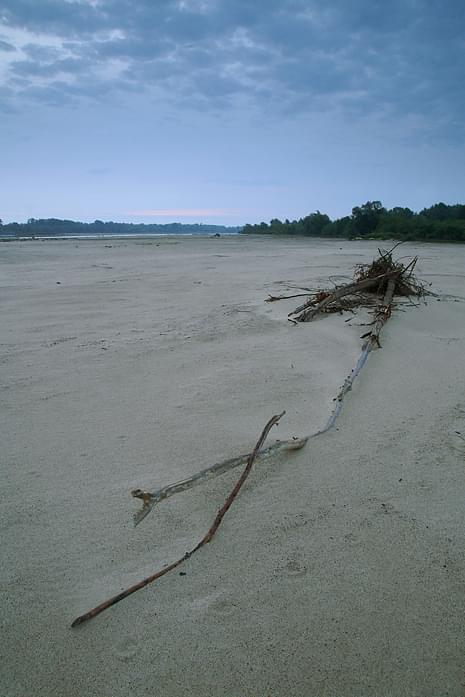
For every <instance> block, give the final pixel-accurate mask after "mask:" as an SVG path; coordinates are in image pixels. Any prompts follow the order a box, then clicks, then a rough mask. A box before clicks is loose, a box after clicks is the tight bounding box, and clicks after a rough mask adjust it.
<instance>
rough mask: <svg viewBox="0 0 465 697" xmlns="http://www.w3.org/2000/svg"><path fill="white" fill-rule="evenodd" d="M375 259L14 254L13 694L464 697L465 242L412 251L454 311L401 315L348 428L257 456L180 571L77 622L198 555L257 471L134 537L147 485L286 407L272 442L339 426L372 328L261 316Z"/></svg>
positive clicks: (252, 432) (354, 249) (59, 245)
mask: <svg viewBox="0 0 465 697" xmlns="http://www.w3.org/2000/svg"><path fill="white" fill-rule="evenodd" d="M376 248H377V244H376V243H375V242H345V241H344V242H343V241H340V242H339V241H337V242H323V241H315V240H313V241H311V240H270V239H260V238H258V239H250V238H249V239H244V238H241V239H238V238H221V239H215V240H213V239H182V240H181V239H180V240H172V239H163V240H161V241H160V242H159V243H155V242H152V241H134V240H132V241H124V242H119V241H111V242H103V241H102V242H100V241H87V242H81V241H79V242H69V241H68V242H39V241H37V242H23V243H19V242H11V243H8V244H1V245H0V262H1V273H2V298H1V310H2V324H1V339H0V341H1V379H0V382H1V387H2V404H1V406H2V410H1V433H2V454H1V455H2V487H1V497H2V508H1V523H2V533H3V534H2V565H1V571H0V574H1V583H2V588H3V594H2V598H3V603H2V605H3V607H2V642H1V644H2V646H1V663H0V666H1V667H0V671H1V677H0V695H1V697H26V696H27V697H29V696H30V695H34V697H42V696H43V697H54V696H57V697H84V696H85V697H92V696H94V695H95V696H96V697H130V696H132V695H145V694H147V695H156V696H157V697H158V696H160V697H171V696H173V697H174V696H176V697H181V696H184V695H185V696H186V697H187V695H189V696H197V695H198V696H204V695H205V696H210V695H211V696H212V697H220V696H221V697H236V696H237V697H290V696H295V697H304V696H305V697H306V696H308V697H388V696H389V697H391V696H392V697H394V696H402V697H403V696H404V695H405V696H406V697H407V696H408V697H411V696H412V697H413V696H415V697H443V696H445V695H449V696H452V697H459V696H460V697H463V694H464V687H463V685H464V681H465V680H464V665H465V661H464V654H465V652H464V649H465V631H464V623H463V611H464V608H465V598H464V566H465V564H464V562H465V554H464V543H463V529H464V522H465V515H464V493H465V471H464V456H465V359H464V356H465V246H458V245H457V246H454V245H404V246H403V247H402V248H401V250H402V255H410V254H415V253H416V254H419V255H420V263H419V266H418V273H419V275H420V276H421V277H423V278H424V279H425V280H428V281H430V282H432V283H433V286H434V288H435V289H436V290H437V291H438V292H439V294H440V297H439V299H438V300H436V299H432V300H430V301H428V304H427V305H426V306H424V305H423V306H421V307H420V308H410V309H408V310H407V311H405V312H400V311H399V312H397V313H395V315H394V316H393V318H392V319H391V320H390V322H389V323H388V325H387V326H386V328H385V331H384V332H383V336H382V344H383V349H382V350H380V351H376V352H374V353H373V354H372V355H371V356H370V358H369V361H368V364H367V366H366V367H365V369H364V371H363V373H362V375H361V376H360V378H359V379H358V381H357V382H356V385H355V387H354V389H353V390H352V393H351V394H350V395H349V396H348V398H347V402H346V404H345V406H344V410H343V413H342V416H341V418H340V420H339V421H338V423H337V429H334V430H333V431H332V432H330V433H328V434H326V435H325V436H323V437H320V438H318V439H315V440H313V441H311V442H310V443H309V444H308V445H307V447H306V448H305V449H304V450H302V451H300V452H296V453H293V454H288V455H286V456H279V457H276V458H274V459H271V460H268V461H265V462H263V463H257V465H256V467H255V468H254V470H253V471H252V474H251V475H250V477H249V479H248V480H247V483H246V485H245V487H244V489H243V490H242V491H241V493H240V495H239V498H238V499H237V500H236V502H235V503H234V505H233V507H232V508H231V510H230V511H229V513H228V515H227V517H226V518H225V520H224V522H223V525H222V526H221V528H220V530H219V531H218V533H217V535H216V537H215V538H214V540H213V542H212V543H211V544H210V545H208V547H206V548H204V549H203V550H201V551H200V552H199V553H198V554H197V555H196V556H195V557H193V558H192V559H191V560H189V561H188V562H187V563H185V565H184V566H183V567H181V568H180V569H179V571H183V572H185V575H182V576H181V575H179V573H178V570H176V571H174V572H173V573H171V574H168V575H167V576H165V577H164V578H162V579H161V580H160V581H158V582H156V583H155V584H153V585H151V586H149V587H147V588H146V589H144V590H142V591H139V592H138V593H136V594H135V595H133V596H131V597H130V598H128V599H126V600H124V601H123V602H121V603H120V604H118V605H116V606H115V607H113V608H110V609H109V610H108V611H106V612H104V613H103V614H102V615H100V616H99V617H97V618H96V619H94V620H92V621H90V622H89V623H88V624H86V625H83V626H81V627H79V628H77V629H74V630H72V629H70V627H69V625H70V623H71V621H72V620H73V619H74V618H75V617H76V616H77V615H79V614H81V613H82V612H85V611H86V610H88V609H90V608H91V607H92V606H93V605H95V604H97V603H99V602H101V601H102V600H104V599H106V598H107V597H109V596H110V595H112V594H115V593H117V592H119V591H120V590H122V589H123V588H124V587H126V586H127V585H130V584H132V583H135V582H136V581H138V580H140V579H142V578H143V577H144V576H146V575H148V574H150V573H152V572H153V571H155V570H156V569H157V568H159V567H161V566H163V565H164V564H167V563H169V562H170V561H173V560H174V559H176V558H177V557H178V556H179V555H180V554H182V553H183V552H185V551H186V550H187V549H189V548H191V547H192V546H193V545H194V544H195V543H196V542H197V540H198V539H199V538H200V536H201V535H202V534H203V533H204V532H205V531H206V529H207V528H208V527H209V525H210V524H211V522H212V520H213V518H214V516H215V513H216V511H217V509H218V508H219V506H220V505H221V504H222V503H223V501H224V499H225V498H226V496H227V494H228V493H229V490H230V488H231V487H232V485H233V483H234V481H235V479H236V478H237V477H238V475H239V472H238V471H237V470H236V471H235V472H234V473H230V474H227V475H224V476H222V477H220V478H218V479H215V480H213V481H211V482H209V483H207V484H205V485H203V486H201V487H198V488H196V489H193V490H192V491H189V492H186V493H183V494H180V495H178V496H174V497H173V498H171V499H169V500H168V501H166V502H163V503H161V504H160V505H159V506H157V507H156V508H155V509H154V511H153V512H152V513H151V514H150V516H149V517H148V518H147V519H146V520H145V521H144V522H143V523H142V524H141V525H140V526H139V527H138V528H136V529H134V528H133V526H132V513H133V512H134V511H135V510H136V509H137V508H138V504H137V502H136V501H135V500H133V499H132V498H131V497H130V495H129V492H130V490H131V489H133V488H136V487H141V488H148V489H156V488H158V487H160V486H163V485H165V484H168V483H170V482H173V481H176V480H177V479H180V478H182V477H184V476H187V475H188V474H191V473H193V472H196V471H197V470H199V469H202V468H203V467H205V466H208V465H210V464H213V463H214V462H216V461H218V460H222V459H224V458H227V457H232V456H234V455H239V454H242V453H244V452H247V451H248V450H250V449H251V448H252V447H253V445H254V443H255V441H256V440H257V438H258V435H259V433H260V431H261V430H262V428H263V426H264V424H265V422H266V421H267V420H268V419H269V418H270V417H271V416H272V415H273V414H276V413H278V412H280V411H282V410H283V409H286V415H285V417H284V418H283V419H282V421H281V423H280V425H279V427H278V428H275V429H274V430H273V431H272V433H271V434H270V438H269V440H268V443H271V442H272V441H273V439H275V438H288V437H291V436H293V435H296V436H299V435H303V434H306V433H309V432H313V431H316V430H318V429H319V428H320V427H321V426H322V425H323V423H324V422H325V421H326V419H327V417H328V415H329V413H330V411H331V408H332V398H333V397H334V396H335V394H336V393H337V389H338V387H339V386H340V385H341V384H342V382H343V380H344V378H345V376H346V375H347V373H348V372H350V370H351V368H352V367H353V364H354V362H355V360H356V358H357V356H358V353H359V350H360V345H361V342H360V340H359V336H360V334H361V333H363V331H365V330H363V329H362V328H360V327H357V326H349V325H348V324H346V323H344V318H341V317H339V316H334V317H328V318H325V319H324V320H322V321H317V322H314V323H311V324H306V325H301V326H298V327H294V326H292V325H291V324H289V323H288V322H287V321H286V319H285V318H286V314H287V312H288V311H289V310H290V309H292V308H293V307H295V305H296V304H298V303H299V299H296V300H294V301H286V302H282V303H275V304H272V305H268V304H266V303H264V302H263V300H264V298H265V297H266V296H267V294H268V293H276V292H280V291H282V290H284V289H285V288H286V283H289V284H291V285H295V286H316V285H326V284H327V279H328V276H333V277H336V276H337V275H340V274H342V275H346V274H350V273H351V270H352V267H353V265H354V264H355V263H358V262H361V261H369V260H370V259H371V258H372V257H373V255H374V254H375V253H376ZM339 280H341V279H339ZM295 292H299V291H298V290H295ZM456 431H459V432H460V433H459V434H458V433H456Z"/></svg>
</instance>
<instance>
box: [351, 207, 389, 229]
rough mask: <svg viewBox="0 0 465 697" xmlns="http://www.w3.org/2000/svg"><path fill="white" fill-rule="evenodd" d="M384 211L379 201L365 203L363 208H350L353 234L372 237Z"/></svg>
mask: <svg viewBox="0 0 465 697" xmlns="http://www.w3.org/2000/svg"><path fill="white" fill-rule="evenodd" d="M383 213H386V209H385V208H384V207H383V204H382V203H381V201H367V202H366V203H364V204H363V206H355V208H352V223H353V234H354V235H360V236H361V237H366V236H367V235H372V234H373V233H374V231H375V230H376V226H377V225H378V223H379V220H380V218H381V216H382V215H383Z"/></svg>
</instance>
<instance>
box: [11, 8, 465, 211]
mask: <svg viewBox="0 0 465 697" xmlns="http://www.w3.org/2000/svg"><path fill="white" fill-rule="evenodd" d="M0 85H1V87H0V149H1V163H2V166H1V186H0V217H1V218H2V219H3V220H4V221H11V220H18V221H23V220H26V219H27V218H29V217H35V218H39V217H52V216H54V217H66V218H73V219H80V220H94V219H95V218H99V219H103V220H127V221H135V222H170V221H172V220H179V221H181V222H191V221H196V222H208V223H221V224H231V225H235V224H242V223H244V222H256V221H260V220H269V219H270V218H272V217H279V218H290V219H294V218H297V217H300V216H303V215H306V214H308V213H310V212H312V211H315V210H317V209H319V210H321V211H323V212H327V213H328V214H329V215H330V216H331V217H338V216H342V215H346V214H348V213H350V210H351V208H352V206H354V205H359V204H361V203H364V202H365V201H367V200H373V199H378V200H381V201H382V202H383V203H384V205H386V206H388V207H391V206H394V205H402V206H404V205H408V206H410V207H412V208H413V209H415V210H418V209H421V208H422V207H424V206H427V205H431V204H432V203H435V202H437V201H444V202H446V203H455V202H457V201H461V202H463V201H465V186H464V185H465V140H464V136H465V2H464V1H463V0H441V2H440V1H439V0H390V1H389V2H388V1H386V0H383V1H380V0H326V1H325V2H323V0H266V1H265V0H0Z"/></svg>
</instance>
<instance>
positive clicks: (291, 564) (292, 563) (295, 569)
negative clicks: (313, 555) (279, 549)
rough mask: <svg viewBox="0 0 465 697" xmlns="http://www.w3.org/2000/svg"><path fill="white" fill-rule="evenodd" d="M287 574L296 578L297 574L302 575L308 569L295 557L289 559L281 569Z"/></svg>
mask: <svg viewBox="0 0 465 697" xmlns="http://www.w3.org/2000/svg"><path fill="white" fill-rule="evenodd" d="M282 570H283V571H284V572H285V573H286V574H287V576H290V577H291V578H298V577H299V576H304V575H305V574H306V573H307V571H308V569H307V567H306V566H305V564H304V563H302V562H300V561H298V560H297V559H289V561H288V562H287V563H286V564H285V566H284V568H283V569H282Z"/></svg>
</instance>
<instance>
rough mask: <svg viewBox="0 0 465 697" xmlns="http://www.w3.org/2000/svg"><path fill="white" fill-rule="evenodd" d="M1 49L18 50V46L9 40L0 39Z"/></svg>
mask: <svg viewBox="0 0 465 697" xmlns="http://www.w3.org/2000/svg"><path fill="white" fill-rule="evenodd" d="M0 51H8V52H9V51H16V48H15V47H14V46H13V45H12V44H9V43H8V42H7V41H0Z"/></svg>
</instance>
